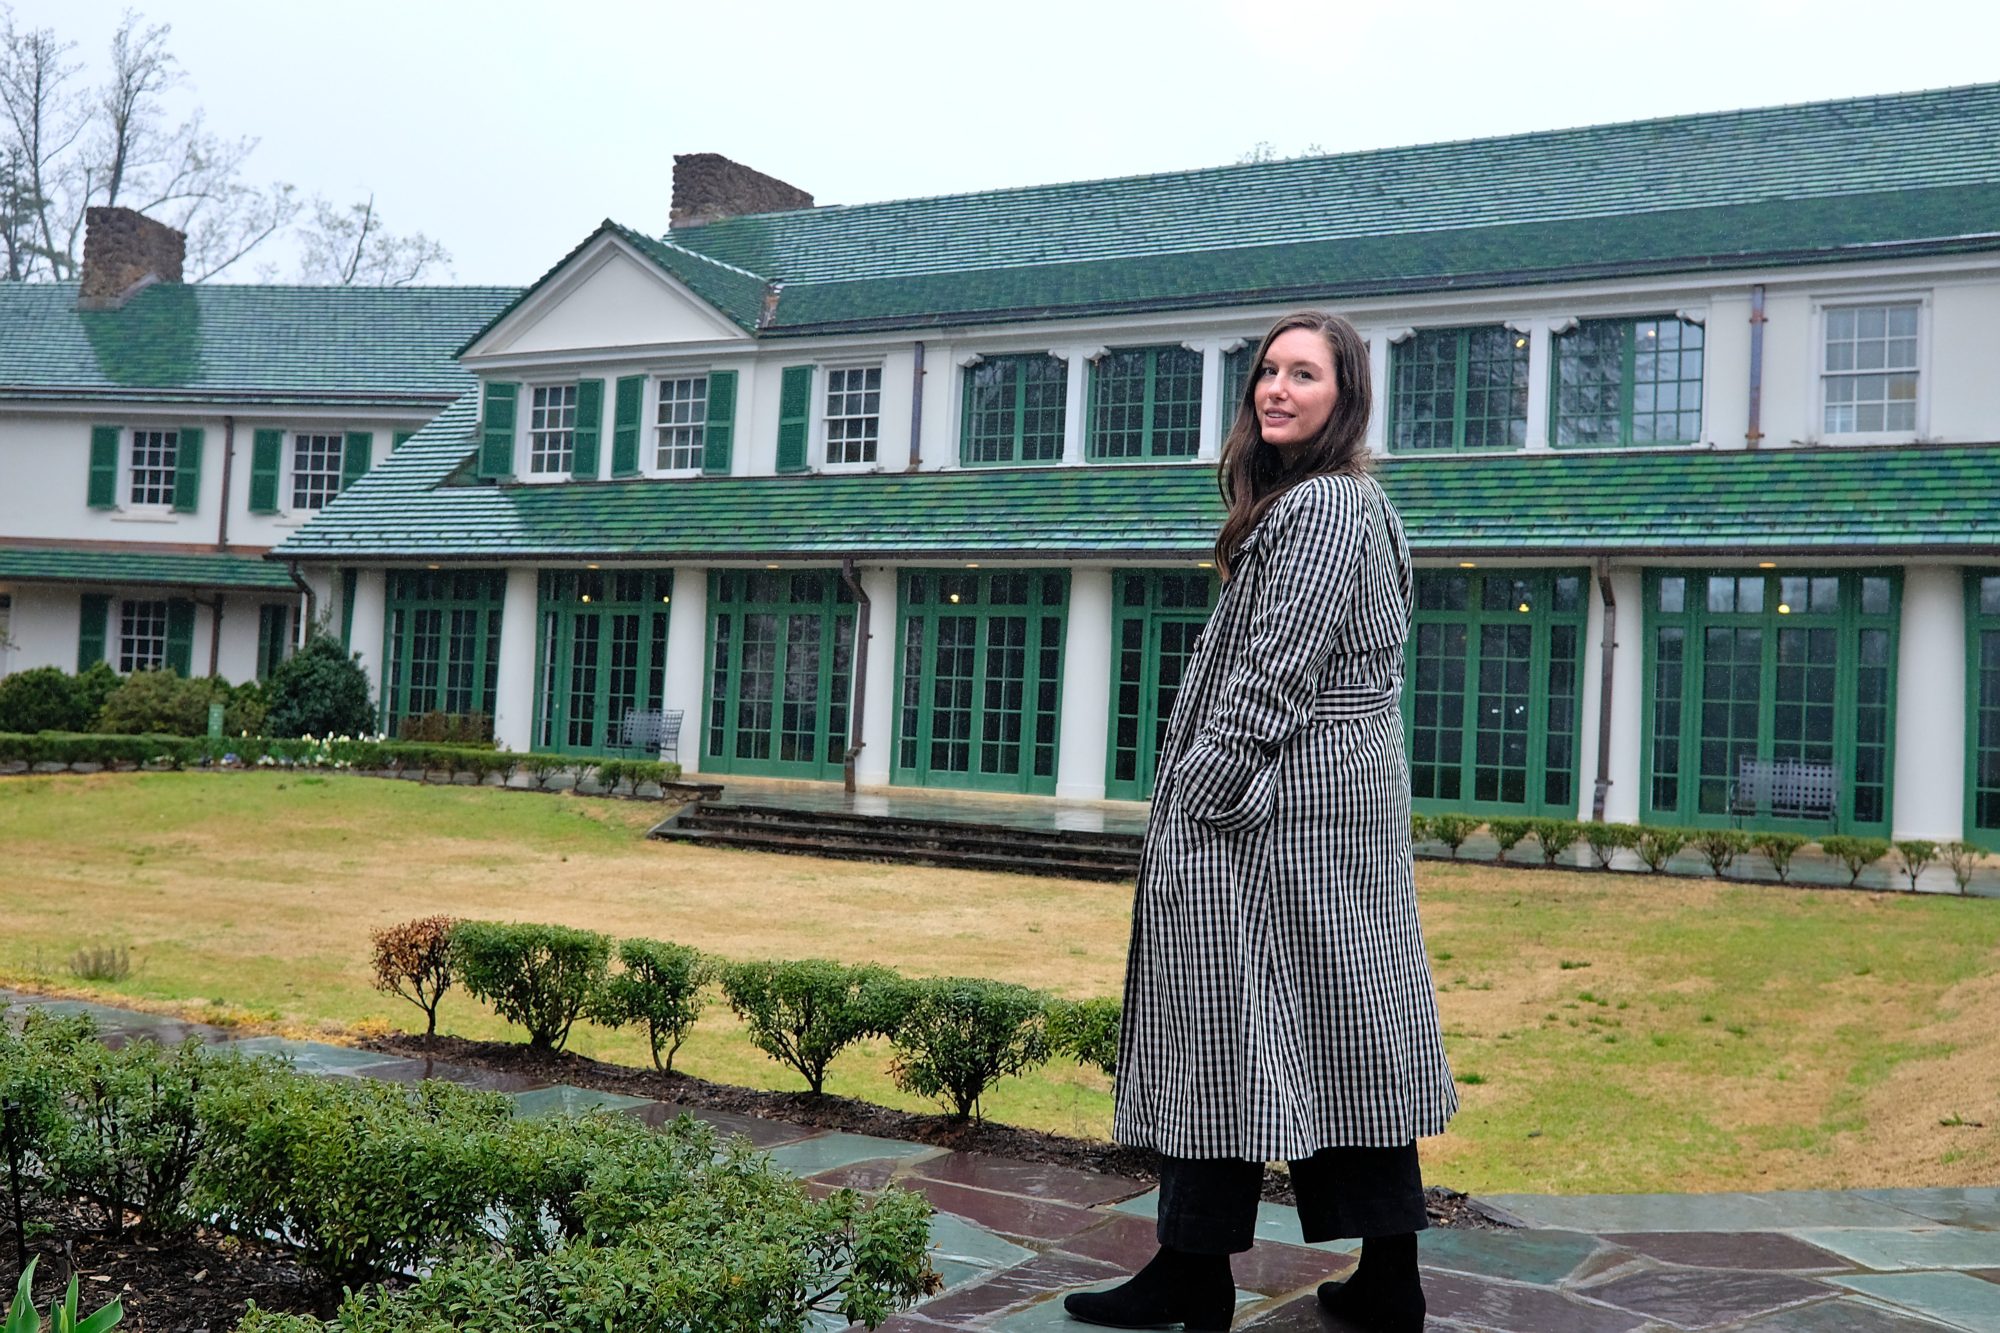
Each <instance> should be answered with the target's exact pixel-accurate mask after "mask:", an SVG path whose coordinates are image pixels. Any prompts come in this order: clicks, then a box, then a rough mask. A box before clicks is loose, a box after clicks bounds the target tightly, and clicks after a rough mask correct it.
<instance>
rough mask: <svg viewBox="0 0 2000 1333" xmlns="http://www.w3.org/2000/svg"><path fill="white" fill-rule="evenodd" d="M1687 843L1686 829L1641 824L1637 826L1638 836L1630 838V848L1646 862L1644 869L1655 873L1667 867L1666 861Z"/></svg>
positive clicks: (1672, 857) (1671, 858)
mask: <svg viewBox="0 0 2000 1333" xmlns="http://www.w3.org/2000/svg"><path fill="white" fill-rule="evenodd" d="M1687 844H1688V830H1686V829H1683V828H1667V827H1664V826H1662V825H1659V824H1642V825H1640V826H1639V836H1638V837H1636V838H1634V839H1633V840H1632V850H1633V851H1635V852H1637V853H1638V854H1639V859H1640V860H1641V861H1644V862H1645V863H1646V869H1648V870H1650V871H1652V872H1653V873H1654V874H1656V875H1657V874H1659V873H1660V872H1661V871H1663V870H1665V869H1666V868H1667V862H1669V861H1671V860H1673V859H1674V854H1675V853H1677V852H1679V851H1680V849H1681V848H1683V847H1685V846H1687Z"/></svg>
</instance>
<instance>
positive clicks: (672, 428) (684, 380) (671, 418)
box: [653, 375, 708, 472]
mask: <svg viewBox="0 0 2000 1333" xmlns="http://www.w3.org/2000/svg"><path fill="white" fill-rule="evenodd" d="M657 419H658V426H657V431H658V434H657V437H656V446H655V452H654V458H653V466H654V468H655V469H656V470H657V471H660V472H696V471H699V470H700V468H701V465H702V451H703V449H704V448H705V447H706V445H707V439H706V434H705V431H704V427H705V425H706V424H707V421H708V376H706V375H682V376H678V377H676V378H674V379H663V380H661V381H660V408H659V413H658V418H657Z"/></svg>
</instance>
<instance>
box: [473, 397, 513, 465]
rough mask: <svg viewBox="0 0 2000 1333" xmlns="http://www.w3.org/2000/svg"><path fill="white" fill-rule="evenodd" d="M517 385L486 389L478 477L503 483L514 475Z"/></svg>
mask: <svg viewBox="0 0 2000 1333" xmlns="http://www.w3.org/2000/svg"><path fill="white" fill-rule="evenodd" d="M520 396H521V386H520V385H518V384H489V385H487V386H486V411H485V414H484V422H485V425H484V430H483V431H482V433H481V435H480V437H479V475H480V476H481V477H485V478H490V479H492V480H496V481H497V480H502V479H505V478H507V477H511V476H513V475H514V407H515V401H516V400H517V399H518V398H519V397H520Z"/></svg>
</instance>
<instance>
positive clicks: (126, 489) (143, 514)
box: [116, 426, 181, 522]
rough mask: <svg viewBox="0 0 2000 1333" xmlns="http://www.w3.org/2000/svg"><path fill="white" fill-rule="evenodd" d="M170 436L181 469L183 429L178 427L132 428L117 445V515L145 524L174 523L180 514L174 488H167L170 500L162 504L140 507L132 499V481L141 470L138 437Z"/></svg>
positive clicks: (141, 505)
mask: <svg viewBox="0 0 2000 1333" xmlns="http://www.w3.org/2000/svg"><path fill="white" fill-rule="evenodd" d="M156 431H157V432H159V433H161V434H171V435H172V436H173V437H174V463H175V466H176V468H178V466H179V463H180V457H181V428H180V427H179V426H129V427H127V428H126V430H125V437H124V438H123V439H122V440H120V441H119V442H118V495H117V500H118V504H117V506H116V509H117V512H118V513H119V514H121V515H126V516H129V517H131V518H134V519H139V520H142V521H159V520H162V519H164V520H167V521H169V522H171V521H173V518H174V516H175V514H176V513H178V511H177V510H176V509H175V508H174V494H173V493H174V486H173V483H172V482H171V481H170V482H168V484H167V498H166V499H165V500H164V501H162V502H160V503H159V504H140V503H139V502H138V501H136V500H134V499H133V498H132V478H133V476H134V474H136V473H137V472H138V470H139V468H138V461H139V436H140V435H141V434H151V433H153V432H156Z"/></svg>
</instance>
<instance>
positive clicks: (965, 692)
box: [0, 85, 2000, 846]
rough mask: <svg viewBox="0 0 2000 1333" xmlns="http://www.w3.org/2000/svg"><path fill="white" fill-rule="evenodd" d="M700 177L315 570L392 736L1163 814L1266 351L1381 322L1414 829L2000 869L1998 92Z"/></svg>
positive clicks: (295, 547)
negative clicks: (909, 167)
mask: <svg viewBox="0 0 2000 1333" xmlns="http://www.w3.org/2000/svg"><path fill="white" fill-rule="evenodd" d="M675 189H676V198H675V208H674V213H675V217H674V225H673V226H672V228H671V229H670V230H669V231H668V232H667V233H666V234H665V235H664V236H654V235H650V234H646V233H644V232H642V231H638V230H633V229H629V228H626V227H623V226H619V225H617V224H615V223H611V222H606V223H605V224H604V225H603V226H602V227H601V228H599V229H598V231H596V232H595V233H593V234H592V235H591V236H589V237H588V238H586V239H584V241H583V242H582V243H581V244H580V245H578V246H577V248H576V249H575V250H573V251H572V252H571V253H570V254H569V255H567V256H565V257H564V258H563V259H562V260H561V261H560V262H559V263H558V264H557V265H556V266H555V268H553V269H552V270H551V271H550V272H549V273H548V274H547V275H546V276H544V277H543V278H542V279H541V280H540V281H539V282H537V283H536V284H534V285H533V286H532V287H531V288H530V289H529V290H528V291H526V292H525V293H523V294H521V295H520V296H519V298H518V299H517V300H514V301H512V302H511V303H509V304H507V305H506V308H505V309H501V310H497V311H493V312H490V313H491V315H492V317H491V318H490V319H487V318H484V317H482V318H481V319H480V320H479V321H478V322H477V324H476V325H475V326H474V328H471V329H468V330H467V331H466V340H465V343H464V346H463V348H462V350H461V351H460V353H459V357H458V364H459V365H460V366H461V367H462V368H463V373H466V374H469V375H470V376H472V377H474V378H475V379H476V381H477V388H476V390H474V391H471V392H467V393H465V394H464V395H463V396H462V397H461V398H459V399H458V401H457V402H455V403H454V404H453V405H452V406H451V407H450V408H448V409H446V410H445V411H444V412H442V414H440V415H437V416H436V418H435V419H434V420H432V421H431V422H430V424H428V425H427V426H425V427H424V429H423V430H421V431H420V432H419V433H418V434H416V435H415V436H414V437H413V438H412V439H411V440H409V441H408V442H407V443H406V444H404V445H403V446H402V447H400V448H398V449H396V450H395V451H394V453H393V454H392V455H390V456H389V457H388V458H387V459H386V461H383V462H381V463H380V464H379V465H378V466H376V467H375V468H374V469H373V470H372V471H370V472H368V474H367V475H366V476H365V477H363V478H361V479H360V480H358V481H357V482H355V483H354V484H353V485H352V487H351V489H348V490H344V491H343V492H342V493H341V494H340V495H339V496H338V498H337V499H335V500H333V501H332V502H331V503H329V504H327V505H325V506H324V508H323V509H321V511H320V512H319V513H318V515H317V517H315V518H314V519H313V520H312V521H311V522H310V523H307V524H305V525H304V526H301V527H298V528H296V529H293V530H290V531H283V532H279V533H276V534H274V535H275V539H276V546H275V550H274V552H273V555H274V557H275V558H277V559H278V560H280V561H286V562H294V563H296V564H298V565H299V566H300V567H301V568H303V569H304V571H305V572H306V576H307V578H308V579H309V580H311V581H314V582H315V583H316V585H317V586H318V587H319V588H320V589H321V596H322V597H323V598H325V599H326V600H327V601H328V602H329V603H331V604H332V605H334V606H337V607H338V608H339V615H340V621H341V624H342V625H343V626H345V627H346V632H347V634H348V636H349V641H350V643H351V644H352V646H353V647H354V648H355V649H356V650H358V651H359V652H360V653H361V654H362V657H363V660H364V662H365V663H366V664H367V666H368V669H369V670H370V672H371V673H372V675H373V676H374V678H375V680H376V681H377V683H378V686H379V689H380V692H381V698H382V705H383V710H384V721H385V725H387V726H390V727H394V726H395V725H397V724H398V722H399V721H400V720H401V719H403V718H406V717H409V716H412V715H414V714H417V713H421V712H426V711H431V710H437V709H442V710H444V711H447V712H480V713H488V714H491V716H492V717H493V718H494V722H495V727H496V732H497V735H498V736H499V738H500V739H501V740H502V741H503V742H505V743H506V744H508V745H511V746H513V747H516V748H520V749H529V748H533V749H543V750H571V751H579V752H593V751H598V750H601V749H604V748H605V747H607V746H611V745H615V744H616V743H617V742H618V739H619V736H618V733H619V730H620V723H621V721H622V720H623V719H624V717H625V716H626V714H627V713H628V711H639V712H645V711H649V710H652V709H664V710H667V711H670V712H679V713H681V714H683V715H684V716H685V718H686V725H685V729H684V730H683V732H682V734H681V743H680V757H681V759H682V761H683V762H684V764H685V765H686V766H687V767H688V768H689V769H691V770H695V771H698V772H702V773H708V774H722V775H727V774H738V773H740V774H765V775H774V776H785V777H797V778H807V779H819V780H826V781H833V780H838V779H840V778H841V777H842V776H843V775H844V774H846V773H849V772H851V775H852V776H853V777H854V778H855V779H857V780H858V781H860V782H862V783H866V784H903V785H911V786H939V787H970V788H983V789H992V790H1008V791H1018V792H1029V793H1044V794H1051V795H1059V796H1071V797H1095V796H1111V797H1128V798H1141V797H1144V796H1145V795H1146V794H1147V793H1148V791H1149V790H1150V786H1151V780H1152V763H1153V756H1154V748H1155V745H1156V742H1157V736H1158V730H1159V727H1160V725H1161V724H1162V722H1163V721H1164V718H1165V715H1166V711H1167V708H1168V707H1169V705H1170V702H1171V697H1172V691H1173V689H1174V687H1175V684H1176V682H1177V680H1178V673H1179V670H1180V666H1181V663H1182V662H1183V661H1184V659H1185V656H1186V653H1187V651H1188V649H1189V646H1190V642H1191V638H1192V635H1193V632H1194V630H1195V629H1197V628H1198V627H1199V625H1200V623H1201V621H1202V619H1203V617H1204V614H1205V609H1206V607H1207V605H1208V603H1209V600H1210V599H1211V598H1212V596H1213V593H1214V588H1213V578H1212V575H1211V572H1210V570H1209V568H1208V565H1207V560H1208V552H1207V546H1208V542H1209V539H1210V537H1211V535H1212V533H1213V531H1214V528H1215V525H1216V523H1217V521H1218V520H1219V517H1220V506H1219V504H1218V502H1217V500H1216V498H1215V485H1214V476H1213V463H1214V458H1215V455H1216V449H1217V443H1218V440H1219V439H1220V437H1221V436H1222V435H1223V434H1224V433H1225V432H1226V429H1227V426H1228V422H1229V417H1230V415H1231V414H1232V413H1233V410H1234V402H1235V399H1236V394H1237V389H1238V387H1239V386H1240V385H1241V383H1242V379H1243V376H1244V375H1245V374H1246V373H1247V359H1248V358H1247V350H1248V349H1249V348H1250V347H1252V346H1254V343H1255V341H1256V339H1257V337H1258V336H1259V335H1260V334H1261V332H1262V331H1263V329H1264V328H1266V327H1268V325H1269V323H1270V321H1271V320H1272V318H1273V317H1275V316H1276V315H1278V314H1281V313H1283V312H1284V311H1286V310H1288V309H1291V308H1294V307H1297V306H1300V305H1306V304H1311V305H1319V306H1327V307H1332V308H1335V309H1338V310H1340V311H1342V312H1343V313H1345V314H1346V315H1348V317H1349V318H1351V319H1352V320H1353V321H1354V322H1355V323H1356V324H1357V325H1358V326H1359V327H1360V328H1361V329H1362V331H1363V332H1364V334H1365V335H1366V336H1367V338H1368V340H1369V343H1370V347H1371V349H1372V353H1373V364H1374V388H1375V393H1376V401H1377V405H1378V407H1377V412H1376V416H1375V419H1374V422H1373V425H1372V427H1371V444H1372V445H1373V446H1374V448H1375V449H1376V450H1377V451H1378V453H1379V454H1380V455H1381V462H1380V475H1381V476H1382V478H1383V481H1384V484H1385V485H1386V486H1387V487H1388V489H1389V491H1390V493H1391V495H1392V496H1393V497H1394V498H1395V500H1396V503H1397V504H1398V506H1399V507H1400V509H1401V510H1402V513H1403V515H1404V518H1405V521H1406V523H1407V525H1408V527H1409V530H1410V533H1411V537H1412V541H1413V545H1414V547H1415V550H1416V553H1417V555H1418V557H1419V564H1420V566H1421V569H1420V574H1419V580H1418V598H1417V602H1418V604H1417V608H1416V613H1415V616H1416V625H1415V629H1414V632H1413V634H1412V637H1411V642H1410V653H1409V658H1410V661H1409V678H1408V685H1407V688H1406V696H1405V710H1406V722H1407V727H1408V734H1409V738H1410V745H1411V771H1412V779H1413V784H1414V789H1415V795H1416V798H1417V804H1418V808H1419V809H1431V810H1439V809H1458V810H1465V811H1470V812H1473V813H1479V814H1485V815H1497V814H1503V813H1519V814H1531V815H1532V814H1575V815H1579V816H1582V817H1586V818H1587V817H1591V816H1593V815H1602V816H1604V817H1608V818H1612V819H1623V820H1645V821H1649V822H1660V823H1680V824H1694V825H1700V824H1711V823H1714V824H1720V823H1726V822H1741V823H1744V824H1746V825H1748V826H1753V827H1778V828H1785V827H1796V828H1800V829H1802V830H1805V831H1811V832H1819V833H1824V832H1827V831H1829V830H1831V829H1835V828H1837V829H1839V830H1840V831H1843V832H1858V833H1882V834H1889V833H1892V832H1893V833H1894V834H1895V835H1897V836H1928V837H1938V838H1953V837H1958V836H1961V835H1964V836H1969V837H1972V838H1974V839H1976V840H1979V841H1983V842H1985V843H1987V844H1988V845H1990V846H2000V338H1996V335H1995V333H1994V330H1995V329H1996V328H2000V85H1989V86H1981V87H1971V88H1961V89H1953V90H1946V91H1941V92H1930V93H1920V94H1912V95H1906V96H1894V97H1881V98H1869V99H1860V100H1853V101H1844V102H1836V103H1822V104H1816V105H1807V106H1795V107H1782V108H1773V109H1766V110H1752V111H1744V112H1737V113H1729V114H1722V115H1706V116H1695V117H1684V118H1678V119H1671V120H1661V121H1649V122H1641V123H1634V124H1625V125H1612V126H1605V127H1599V128H1593V129H1584V130H1571V131H1559V132H1553V133H1544V134H1531V135H1522V136H1515V137H1509V138H1501V139H1489V140H1479V141H1471V142H1465V143H1456V144H1446V145H1434V146H1425V147H1415V148H1401V149H1392V150H1384V151H1379V152H1368V153H1356V154H1345V155H1336V156H1328V157H1317V158H1307V159H1300V160H1294V161H1284V162H1265V163H1255V164H1246V165H1241V166H1234V167H1222V168H1214V169H1206V170H1199V171H1189V172H1182V173H1175V174H1169V175H1159V176H1146V177H1135V178H1130V179H1123V180H1112V181H1097V182H1087V183H1081V184H1068V185H1055V186H1047V187H1040V188H1034V189H1017V190H1005V191H995V192H990V193H981V194H972V195H961V196H950V197H941V198H933V199H919V200H907V201H898V202H891V203H882V204H869V205H859V206H850V207H830V208H813V207H810V206H809V203H810V201H809V200H806V199H804V198H803V196H799V195H797V194H796V192H795V191H791V190H790V189H789V188H788V187H785V186H784V185H783V184H782V183H779V182H774V181H771V180H769V178H766V177H762V176H759V175H757V174H756V173H754V172H749V171H747V170H745V169H743V168H740V167H737V166H735V165H734V164H731V163H727V162H724V161H722V160H720V159H713V158H708V157H696V158H683V159H680V160H679V162H678V163H677V171H676V184H675ZM746 210H761V211H746ZM435 299H436V300H437V301H439V302H440V303H445V302H449V301H452V300H461V301H467V300H468V298H466V297H464V296H463V294H460V295H458V296H452V295H448V294H438V295H437V296H436V297H435ZM439 373H440V374H442V373H445V372H442V371H440V372H439ZM6 378H8V377H7V376H6V375H4V374H0V380H5V379H6ZM365 425H366V423H365V422H356V423H354V424H353V425H352V427H350V426H348V425H343V426H342V429H343V430H345V429H349V428H354V429H361V428H364V427H365ZM8 429H9V427H7V426H5V425H0V431H6V430H8ZM240 429H241V428H240V427H239V430H240ZM288 429H292V430H293V431H294V433H297V429H298V428H295V427H289V426H288ZM4 438H5V436H4V435H0V439H4ZM81 439H82V437H81V436H80V435H79V436H77V437H76V439H74V440H72V441H71V442H70V443H69V444H68V446H66V447H67V449H68V453H67V454H65V455H64V457H65V458H67V459H68V460H70V461H68V462H65V463H64V464H63V467H65V468H68V469H69V470H71V471H73V472H74V473H75V474H76V476H75V484H74V485H73V486H72V487H71V489H72V490H75V491H78V492H79V493H80V492H81V489H82V485H83V481H84V474H85V471H86V469H85V468H84V467H83V463H82V457H83V453H84V446H83V444H82V443H81ZM122 442H123V437H121V445H122ZM118 484H120V485H123V484H125V483H124V481H123V480H122V479H121V480H120V481H119V483H118ZM65 507H66V509H65ZM49 508H50V509H51V511H52V512H51V515H50V517H49V522H50V524H51V525H52V531H53V530H54V529H60V530H61V531H64V532H73V531H75V530H76V529H77V528H78V527H79V526H80V525H81V522H82V519H81V518H80V517H79V512H78V511H79V510H83V509H86V508H87V507H86V506H84V505H82V504H81V502H80V501H78V500H77V498H76V497H75V496H71V497H69V498H68V499H66V500H65V501H63V502H62V504H61V505H50V506H49ZM57 510H64V512H54V511H57ZM106 521H109V519H108V518H107V519H106ZM11 522H12V520H11V519H10V520H9V521H8V523H6V524H0V527H5V528H6V530H8V531H10V532H11V531H13V530H14V529H13V528H12V526H11ZM6 573H7V571H6V570H5V568H4V567H0V579H4V578H5V577H6ZM6 586H7V585H6V584H4V583H0V589H4V588H5V587H6ZM16 586H17V591H16V592H15V594H14V595H15V597H16V602H17V606H18V605H19V604H20V601H21V599H22V597H23V593H21V592H20V591H18V585H16ZM19 621H20V616H19V614H18V612H17V616H16V622H17V626H18V624H19ZM16 639H17V641H24V636H23V635H22V634H21V633H20V632H19V631H18V629H17V632H16ZM18 651H20V650H17V652H18ZM196 665H197V669H199V667H200V666H201V665H203V664H202V663H199V662H198V663H197V664H196ZM1781 766H1789V767H1781ZM1774 774H1776V775H1789V776H1777V777H1774ZM1801 775H1807V776H1808V777H1809V778H1810V780H1809V781H1808V780H1806V779H1805V778H1802V777H1801Z"/></svg>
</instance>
